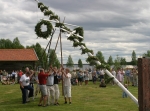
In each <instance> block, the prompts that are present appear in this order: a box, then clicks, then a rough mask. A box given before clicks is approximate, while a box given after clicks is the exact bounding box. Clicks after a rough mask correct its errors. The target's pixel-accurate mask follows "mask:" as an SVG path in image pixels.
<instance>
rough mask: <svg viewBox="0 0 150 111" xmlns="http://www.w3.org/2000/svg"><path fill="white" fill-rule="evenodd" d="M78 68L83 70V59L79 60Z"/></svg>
mask: <svg viewBox="0 0 150 111" xmlns="http://www.w3.org/2000/svg"><path fill="white" fill-rule="evenodd" d="M78 67H79V68H83V64H82V61H81V59H79V60H78Z"/></svg>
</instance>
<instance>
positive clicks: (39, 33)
mask: <svg viewBox="0 0 150 111" xmlns="http://www.w3.org/2000/svg"><path fill="white" fill-rule="evenodd" d="M42 25H46V26H47V31H44V32H42V30H41V26H42ZM52 29H53V26H52V24H51V23H50V22H48V21H45V20H42V21H40V22H39V23H37V25H36V26H35V32H36V35H37V36H38V37H42V38H44V39H46V38H48V37H49V36H50V35H51V32H52Z"/></svg>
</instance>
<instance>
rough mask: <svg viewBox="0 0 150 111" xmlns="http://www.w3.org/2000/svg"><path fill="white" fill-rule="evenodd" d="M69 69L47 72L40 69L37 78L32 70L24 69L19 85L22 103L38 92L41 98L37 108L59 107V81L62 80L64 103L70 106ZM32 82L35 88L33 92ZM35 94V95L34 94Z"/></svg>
mask: <svg viewBox="0 0 150 111" xmlns="http://www.w3.org/2000/svg"><path fill="white" fill-rule="evenodd" d="M69 72H70V70H69V69H67V68H66V69H64V68H60V69H57V67H52V66H51V67H50V68H49V70H44V69H42V68H41V69H40V71H39V73H38V75H37V77H36V76H35V72H34V71H33V70H29V68H26V70H25V73H24V74H23V75H22V76H21V78H20V80H19V83H20V89H21V91H22V103H23V104H26V103H27V102H29V100H30V98H34V97H36V95H37V93H38V90H40V93H41V97H40V100H39V104H38V106H43V107H46V106H49V105H59V102H58V100H59V96H60V91H59V85H58V83H59V80H60V79H63V86H64V88H63V89H64V101H65V102H64V103H65V104H67V103H69V104H71V74H70V73H69ZM34 81H36V82H37V87H36V88H35V90H34V87H33V86H34V85H33V84H34ZM34 92H35V93H34Z"/></svg>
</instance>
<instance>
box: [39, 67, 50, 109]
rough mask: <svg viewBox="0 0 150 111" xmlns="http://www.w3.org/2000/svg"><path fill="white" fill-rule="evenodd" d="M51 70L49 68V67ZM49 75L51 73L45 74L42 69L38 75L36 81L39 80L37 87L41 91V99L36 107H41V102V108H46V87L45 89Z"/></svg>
mask: <svg viewBox="0 0 150 111" xmlns="http://www.w3.org/2000/svg"><path fill="white" fill-rule="evenodd" d="M50 69H51V67H50ZM50 74H51V72H48V73H47V74H46V73H45V72H44V69H40V73H39V74H38V80H39V87H40V91H41V98H40V101H39V104H38V106H42V101H43V107H45V106H47V105H46V103H47V87H46V79H47V77H48V76H49V75H50Z"/></svg>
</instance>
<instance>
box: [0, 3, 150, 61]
mask: <svg viewBox="0 0 150 111" xmlns="http://www.w3.org/2000/svg"><path fill="white" fill-rule="evenodd" d="M39 1H40V2H42V3H43V4H45V5H46V6H49V9H50V10H52V11H53V12H55V13H56V14H57V15H58V16H59V17H60V19H61V21H63V19H64V17H65V22H66V23H70V24H74V25H78V26H81V27H83V29H84V41H83V42H85V44H86V46H87V47H88V48H89V49H92V50H94V53H95V54H96V53H97V51H101V52H102V53H103V55H104V56H105V59H106V60H107V59H108V57H109V56H110V55H111V56H112V57H113V59H115V58H116V55H119V56H120V57H125V58H126V60H127V61H131V54H132V51H133V50H135V52H136V54H137V57H141V55H142V54H143V53H146V51H147V50H149V49H150V0H107V1H106V0H39ZM0 14H1V17H0V38H4V39H10V40H13V39H14V38H15V37H18V38H19V40H20V42H21V44H23V45H24V46H27V45H32V44H35V43H36V42H38V43H40V44H41V46H42V47H43V48H45V47H46V45H47V43H48V40H49V39H47V40H45V39H42V38H38V39H37V36H36V34H35V32H34V29H35V25H36V24H37V23H38V22H39V21H40V19H41V18H46V19H48V17H44V15H43V13H42V12H41V11H40V9H38V8H37V3H36V2H35V0H0ZM70 28H71V29H73V27H70ZM58 33H59V30H58V31H57V32H56V33H55V34H54V37H53V38H54V39H53V44H52V46H51V47H52V48H54V47H55V44H56V40H57V37H58ZM62 42H63V43H62V45H63V61H64V62H63V63H66V62H67V59H68V56H69V55H71V56H72V58H73V61H74V63H77V62H78V59H82V62H83V63H86V62H85V59H86V58H87V57H88V56H87V55H86V54H85V55H81V50H80V48H79V47H78V48H74V47H72V42H70V41H68V40H67V37H66V35H65V34H63V35H62ZM56 52H57V55H58V57H59V58H60V48H59V45H58V48H57V51H56Z"/></svg>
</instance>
